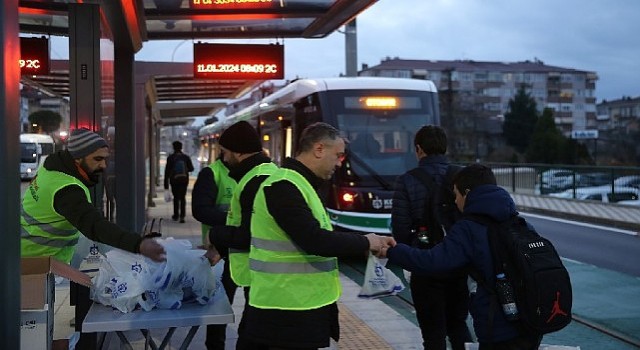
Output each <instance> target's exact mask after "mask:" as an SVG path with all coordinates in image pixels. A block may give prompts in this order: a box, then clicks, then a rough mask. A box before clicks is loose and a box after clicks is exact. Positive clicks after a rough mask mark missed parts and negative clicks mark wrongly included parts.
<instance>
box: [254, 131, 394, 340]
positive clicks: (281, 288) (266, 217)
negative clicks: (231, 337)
mask: <svg viewBox="0 0 640 350" xmlns="http://www.w3.org/2000/svg"><path fill="white" fill-rule="evenodd" d="M298 146H299V147H298V151H297V155H296V157H295V159H292V158H287V159H285V161H284V162H283V164H282V168H281V169H279V170H277V171H275V172H274V173H273V174H272V175H271V176H269V177H268V178H267V179H266V180H265V181H264V182H263V184H262V186H261V187H260V189H259V190H258V192H257V194H256V197H255V200H254V205H253V215H252V216H251V251H250V253H249V261H250V262H249V268H250V276H251V289H250V292H249V305H247V306H246V308H245V313H244V314H243V322H245V323H246V325H245V327H244V336H245V337H246V339H247V341H248V342H250V345H249V347H248V348H251V349H274V348H278V349H294V348H295V349H316V348H322V347H327V346H329V339H330V338H333V339H335V340H338V338H339V323H338V307H337V304H336V301H337V300H338V298H339V297H340V294H341V290H340V281H339V277H338V275H339V272H338V261H337V257H341V256H362V257H364V256H366V255H367V252H368V251H372V252H376V253H378V252H380V251H382V250H384V249H386V248H387V247H390V246H393V245H395V241H394V239H393V238H391V237H383V236H377V235H375V234H367V235H361V234H358V233H353V232H338V231H334V230H333V227H332V225H331V222H330V220H329V216H328V214H327V212H326V209H325V208H324V205H323V204H322V201H321V200H320V197H319V196H318V193H317V191H318V189H319V188H320V186H321V185H322V184H323V182H324V181H326V180H329V179H330V178H331V176H332V175H333V173H334V171H335V169H336V168H337V167H339V166H341V165H342V161H343V160H344V156H345V141H344V139H343V138H342V137H341V136H340V133H339V131H338V130H337V129H336V128H334V127H333V126H331V125H329V124H326V123H314V124H311V125H309V126H308V127H307V128H305V129H304V130H303V132H302V134H301V136H300V142H299V143H298Z"/></svg>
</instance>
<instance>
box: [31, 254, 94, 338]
mask: <svg viewBox="0 0 640 350" xmlns="http://www.w3.org/2000/svg"><path fill="white" fill-rule="evenodd" d="M20 267H21V275H20V295H21V301H20V310H21V311H20V344H21V345H20V347H21V349H29V350H35V349H47V350H50V349H51V343H52V340H53V316H54V306H55V295H56V293H55V278H54V275H58V276H62V277H65V278H68V279H70V280H72V281H74V282H76V283H79V284H82V285H85V286H91V278H90V277H89V276H87V275H86V274H84V273H82V272H80V271H78V270H76V269H74V268H72V267H71V266H69V265H67V264H65V263H63V262H60V261H58V260H56V259H55V258H51V257H34V258H22V259H21V261H20Z"/></svg>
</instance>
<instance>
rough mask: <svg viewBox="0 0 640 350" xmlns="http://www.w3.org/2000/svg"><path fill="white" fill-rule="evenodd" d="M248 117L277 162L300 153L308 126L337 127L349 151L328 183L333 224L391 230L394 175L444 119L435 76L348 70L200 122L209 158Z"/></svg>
mask: <svg viewBox="0 0 640 350" xmlns="http://www.w3.org/2000/svg"><path fill="white" fill-rule="evenodd" d="M241 120H246V121H248V122H250V123H251V124H252V125H253V126H254V127H255V128H256V129H257V130H258V132H259V134H260V135H261V138H262V143H263V147H264V149H265V151H267V152H268V154H269V156H270V157H271V158H272V159H273V161H274V162H275V163H277V164H280V162H281V161H282V160H283V159H284V158H285V157H291V156H295V154H296V143H297V140H298V137H299V135H300V133H301V132H302V130H303V129H304V128H305V127H306V126H307V125H309V124H312V123H314V122H319V121H322V122H326V123H329V124H331V125H333V126H335V127H336V128H338V129H339V130H340V131H341V132H342V133H343V136H344V137H345V138H346V139H347V141H348V144H347V156H346V159H345V161H344V162H343V165H342V167H341V168H340V169H338V170H337V171H336V172H335V175H334V177H333V179H332V180H331V182H330V183H329V184H327V188H326V193H325V195H326V196H325V199H326V202H325V203H326V206H327V210H328V213H329V216H330V219H331V222H332V224H333V225H334V226H336V227H339V228H341V229H343V230H353V231H360V232H374V233H379V234H390V233H391V230H390V226H391V225H390V221H391V205H392V197H393V183H394V181H395V179H396V177H397V176H398V175H400V174H403V173H404V172H406V171H408V170H410V169H412V168H414V167H415V166H417V158H416V155H415V149H414V146H413V139H414V135H415V133H416V132H417V131H418V129H420V127H421V126H423V125H426V124H435V125H439V124H440V116H439V108H438V96H437V90H436V87H435V85H434V84H433V82H431V81H428V80H417V79H400V78H379V77H342V78H327V79H301V80H296V81H294V82H292V83H290V84H288V85H286V86H285V87H283V88H281V89H280V90H278V91H276V92H274V93H273V94H271V95H269V96H266V97H265V98H263V99H262V100H260V101H258V102H256V103H254V104H253V105H250V106H248V107H246V108H244V109H242V110H240V111H238V112H236V113H234V114H232V115H230V116H228V117H227V118H226V119H224V120H223V121H220V122H216V123H214V124H210V125H207V126H205V127H203V128H201V129H200V131H199V135H200V138H201V142H202V145H203V150H204V151H201V153H200V156H201V158H202V159H207V160H208V161H209V162H210V161H212V160H213V159H214V158H215V156H216V154H215V141H216V138H217V137H218V136H219V135H220V134H221V133H222V131H223V130H224V129H225V128H226V127H228V126H230V125H232V124H234V123H236V122H238V121H241Z"/></svg>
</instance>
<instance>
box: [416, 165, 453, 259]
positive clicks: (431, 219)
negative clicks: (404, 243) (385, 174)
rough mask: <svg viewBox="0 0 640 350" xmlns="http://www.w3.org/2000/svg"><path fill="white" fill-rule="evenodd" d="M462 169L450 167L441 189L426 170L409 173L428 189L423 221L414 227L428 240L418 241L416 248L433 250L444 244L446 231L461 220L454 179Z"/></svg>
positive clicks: (419, 169) (418, 169)
mask: <svg viewBox="0 0 640 350" xmlns="http://www.w3.org/2000/svg"><path fill="white" fill-rule="evenodd" d="M460 169H462V167H460V166H457V165H448V166H447V172H446V173H445V175H444V176H443V178H442V183H441V184H440V186H439V187H438V185H437V184H436V182H435V180H434V179H433V177H432V176H431V175H430V174H429V173H427V172H426V171H425V170H424V169H421V168H414V169H412V170H410V171H409V174H410V175H412V176H413V177H415V178H416V179H418V180H419V181H420V182H421V183H422V184H423V185H424V186H425V187H426V188H427V197H426V198H425V203H424V213H423V215H422V220H421V221H420V222H418V223H417V225H416V226H415V227H414V229H415V230H416V232H417V233H418V235H419V236H420V235H422V236H426V238H425V240H420V239H418V241H416V242H414V244H413V245H414V246H417V247H419V248H431V247H433V246H435V245H436V244H438V243H440V242H442V240H443V239H444V236H445V234H446V231H447V230H448V229H449V228H450V227H451V226H453V224H454V223H455V222H456V221H457V220H458V219H459V218H460V216H461V214H460V211H459V210H458V208H457V207H456V203H455V200H456V196H455V194H454V193H453V177H454V176H455V174H456V173H458V171H460ZM424 229H426V231H424ZM421 231H424V232H421ZM425 241H427V242H425Z"/></svg>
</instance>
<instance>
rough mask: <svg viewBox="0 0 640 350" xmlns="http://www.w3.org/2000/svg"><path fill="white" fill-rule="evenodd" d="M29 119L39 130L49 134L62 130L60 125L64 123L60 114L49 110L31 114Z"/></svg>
mask: <svg viewBox="0 0 640 350" xmlns="http://www.w3.org/2000/svg"><path fill="white" fill-rule="evenodd" d="M28 119H29V123H31V125H33V124H37V125H38V128H39V129H40V130H42V131H44V132H45V133H47V134H51V133H52V132H54V131H56V130H58V129H60V123H62V116H61V115H60V113H58V112H54V111H51V110H48V109H41V110H39V111H35V112H33V113H31V114H29V118H28Z"/></svg>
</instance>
